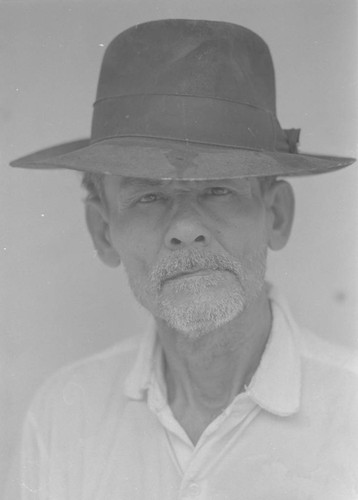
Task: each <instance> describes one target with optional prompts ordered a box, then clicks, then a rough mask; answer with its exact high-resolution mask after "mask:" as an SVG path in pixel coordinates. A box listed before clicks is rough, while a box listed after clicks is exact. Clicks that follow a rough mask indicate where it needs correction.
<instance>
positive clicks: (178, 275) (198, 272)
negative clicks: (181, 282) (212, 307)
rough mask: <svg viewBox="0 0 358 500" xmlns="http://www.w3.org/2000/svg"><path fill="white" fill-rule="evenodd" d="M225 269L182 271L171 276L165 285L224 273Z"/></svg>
mask: <svg viewBox="0 0 358 500" xmlns="http://www.w3.org/2000/svg"><path fill="white" fill-rule="evenodd" d="M223 272H225V270H224V269H191V270H190V271H182V272H179V273H176V274H174V275H172V276H169V277H168V278H166V279H165V280H164V283H166V282H168V281H172V280H176V279H181V278H200V277H201V276H210V275H213V274H216V273H223Z"/></svg>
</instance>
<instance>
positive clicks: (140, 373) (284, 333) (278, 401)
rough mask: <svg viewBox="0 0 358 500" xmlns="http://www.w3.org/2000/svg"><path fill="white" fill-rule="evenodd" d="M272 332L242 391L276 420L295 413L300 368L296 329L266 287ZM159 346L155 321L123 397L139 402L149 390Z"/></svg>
mask: <svg viewBox="0 0 358 500" xmlns="http://www.w3.org/2000/svg"><path fill="white" fill-rule="evenodd" d="M269 298H270V302H271V309H272V329H271V333H270V336H269V339H268V342H267V345H266V348H265V351H264V353H263V355H262V358H261V361H260V364H259V366H258V368H257V370H256V372H255V374H254V376H253V377H252V379H251V382H250V384H249V386H248V387H246V393H247V395H248V396H249V397H250V398H251V399H252V400H253V401H255V403H257V404H258V405H259V406H261V408H263V409H264V410H266V411H269V412H270V413H274V414H276V415H280V416H287V415H291V414H293V413H295V412H297V411H298V409H299V406H300V394H301V366H300V355H299V349H298V345H297V340H296V339H297V335H298V327H297V325H296V324H295V322H294V321H293V319H292V317H291V313H290V311H289V308H288V306H287V304H286V303H285V301H284V299H283V298H282V297H281V296H280V295H279V294H278V292H277V290H276V289H275V288H274V287H272V286H270V288H269ZM158 349H160V346H159V342H158V340H157V335H156V325H155V320H154V319H152V320H151V323H150V325H149V327H148V330H147V331H146V333H145V334H144V336H143V338H142V340H141V343H140V346H139V350H138V354H137V358H136V360H135V363H134V366H133V368H132V370H131V371H130V373H129V375H128V376H127V379H126V381H125V394H126V396H127V397H129V398H131V399H136V400H142V399H144V398H145V397H146V392H147V390H148V389H149V386H150V383H151V379H152V374H153V370H154V364H155V360H156V359H158Z"/></svg>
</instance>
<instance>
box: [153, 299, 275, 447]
mask: <svg viewBox="0 0 358 500" xmlns="http://www.w3.org/2000/svg"><path fill="white" fill-rule="evenodd" d="M270 329H271V309H270V304H269V300H268V298H267V294H266V290H265V289H264V290H263V292H262V294H261V295H260V296H259V297H258V298H257V299H256V301H255V302H254V303H252V304H251V305H250V306H249V307H248V308H247V309H246V310H245V311H244V312H243V313H242V314H241V315H240V316H238V317H236V318H234V320H232V321H231V322H230V323H228V324H226V325H223V326H222V327H220V328H218V329H216V330H214V331H212V332H208V333H206V334H205V335H202V336H201V337H200V338H198V339H197V340H192V339H190V338H188V337H187V336H185V335H184V334H183V333H180V332H177V331H175V330H173V329H171V328H169V327H168V325H167V324H165V323H164V322H162V321H161V320H158V335H159V339H160V342H161V344H162V347H163V350H164V357H165V378H166V383H167V391H168V400H169V405H170V406H171V409H172V411H173V413H174V415H175V416H176V418H177V419H178V420H179V422H180V423H181V424H182V425H183V427H184V428H185V426H186V427H187V428H186V431H187V433H188V434H189V436H190V434H191V436H190V437H191V438H192V440H193V441H195V440H196V439H198V437H199V436H200V434H201V432H202V431H203V430H204V428H205V427H206V426H207V425H208V424H209V423H210V421H212V420H213V419H214V418H215V417H216V416H217V415H218V414H219V413H220V412H221V411H223V410H224V409H225V408H226V407H227V406H228V405H229V404H230V403H231V401H232V400H233V399H234V398H235V396H236V395H237V394H239V393H240V392H242V391H243V390H244V388H245V385H248V384H249V383H250V380H251V378H252V376H253V374H254V373H255V371H256V369H257V367H258V364H259V362H260V359H261V356H262V353H263V351H264V348H265V345H266V341H267V338H268V335H269V333H270ZM193 423H194V425H193ZM193 427H195V429H193Z"/></svg>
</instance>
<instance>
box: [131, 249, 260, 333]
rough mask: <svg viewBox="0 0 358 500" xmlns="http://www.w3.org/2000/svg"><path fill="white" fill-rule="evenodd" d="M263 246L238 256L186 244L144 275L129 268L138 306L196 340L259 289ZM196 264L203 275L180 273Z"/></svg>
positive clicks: (233, 314)
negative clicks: (187, 247) (186, 275)
mask: <svg viewBox="0 0 358 500" xmlns="http://www.w3.org/2000/svg"><path fill="white" fill-rule="evenodd" d="M266 256H267V249H266V248H262V249H260V250H258V251H257V252H255V253H253V254H251V255H250V257H246V258H243V259H241V260H238V259H234V258H232V257H226V256H222V255H216V254H213V253H210V252H207V251H201V250H197V249H190V250H184V251H178V252H175V253H173V254H172V255H171V256H170V257H168V258H166V259H163V260H162V261H160V262H159V263H158V264H157V265H156V266H155V267H154V268H153V269H152V270H151V271H150V272H149V273H148V276H147V277H146V278H136V277H133V276H130V274H129V273H128V272H127V276H128V280H129V284H130V287H131V289H132V291H133V294H134V296H135V297H136V299H137V300H138V301H139V303H140V304H142V306H144V307H145V308H146V309H148V310H149V311H150V312H151V313H152V314H153V315H154V317H156V318H160V319H161V320H163V321H164V322H166V323H167V324H168V325H169V327H171V328H172V329H174V330H176V331H177V332H178V333H180V334H182V335H183V336H185V337H186V338H188V339H192V340H197V339H199V338H201V337H202V336H204V335H205V334H207V333H208V332H211V331H213V330H215V329H217V328H219V327H221V326H223V325H225V324H226V323H229V322H230V321H232V320H233V319H234V318H235V317H236V316H238V315H241V314H242V313H243V312H244V311H245V309H246V308H247V307H248V306H249V305H250V304H251V303H252V302H253V301H254V300H255V299H256V298H257V297H258V296H259V295H260V293H261V291H262V289H263V286H264V283H265V272H266ZM197 269H203V270H208V271H209V272H208V274H205V275H203V276H195V277H194V278H193V277H190V276H189V277H181V275H182V273H190V272H192V271H195V270H197Z"/></svg>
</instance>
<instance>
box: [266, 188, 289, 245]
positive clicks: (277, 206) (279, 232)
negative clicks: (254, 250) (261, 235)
mask: <svg viewBox="0 0 358 500" xmlns="http://www.w3.org/2000/svg"><path fill="white" fill-rule="evenodd" d="M265 201H266V207H267V212H268V214H269V218H268V221H269V227H268V245H269V248H271V250H281V248H283V247H284V246H285V245H286V243H287V241H288V239H289V236H290V234H291V229H292V223H293V216H294V213H295V197H294V194H293V190H292V187H291V186H290V184H289V183H288V182H286V181H277V182H275V183H274V184H273V185H272V186H271V187H269V188H268V190H267V192H266V193H265Z"/></svg>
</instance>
